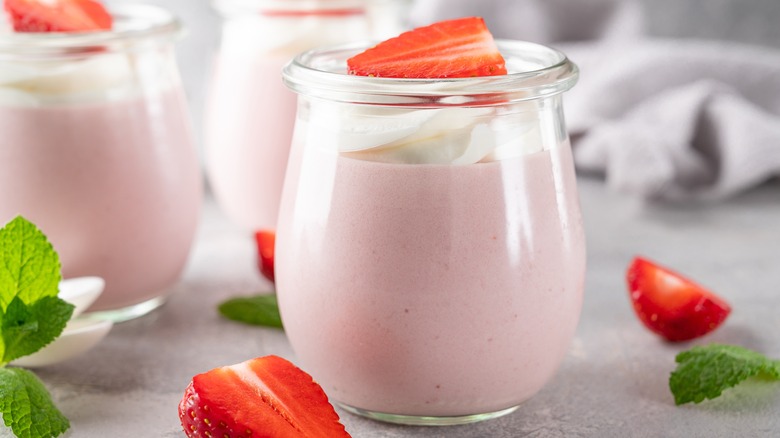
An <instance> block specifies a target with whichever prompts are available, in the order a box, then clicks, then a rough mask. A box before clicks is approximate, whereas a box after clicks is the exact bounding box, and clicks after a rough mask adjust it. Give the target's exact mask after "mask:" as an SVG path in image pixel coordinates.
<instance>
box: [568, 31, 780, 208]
mask: <svg viewBox="0 0 780 438" xmlns="http://www.w3.org/2000/svg"><path fill="white" fill-rule="evenodd" d="M563 50H565V51H566V52H567V53H568V54H569V56H570V57H571V58H572V59H573V60H574V61H575V62H576V63H578V64H579V65H580V68H581V80H580V83H579V84H578V85H577V86H576V87H575V88H574V89H573V90H572V91H571V92H570V93H569V94H568V95H567V96H566V97H565V102H566V103H565V109H566V117H567V123H568V126H569V129H570V131H571V132H572V134H573V138H574V145H575V148H574V153H575V162H576V164H577V166H578V168H579V169H580V170H584V171H595V172H599V173H603V174H604V175H605V176H606V179H607V182H608V184H609V185H610V186H611V187H614V188H616V189H618V190H621V191H625V192H630V193H634V194H636V195H639V196H641V197H644V198H652V199H666V200H677V201H684V200H689V199H703V200H708V199H720V198H724V197H727V196H730V195H733V194H735V193H738V192H740V191H743V190H745V189H746V188H749V187H752V186H755V185H758V184H760V183H762V182H764V181H767V180H768V179H770V178H772V177H776V176H780V51H775V50H772V49H766V48H759V47H752V46H744V45H737V44H733V43H723V42H720V43H718V42H712V41H710V42H705V41H690V40H689V41H679V40H672V41H663V40H643V41H634V42H632V43H630V44H620V45H592V44H587V45H586V44H579V45H574V46H570V47H564V48H563Z"/></svg>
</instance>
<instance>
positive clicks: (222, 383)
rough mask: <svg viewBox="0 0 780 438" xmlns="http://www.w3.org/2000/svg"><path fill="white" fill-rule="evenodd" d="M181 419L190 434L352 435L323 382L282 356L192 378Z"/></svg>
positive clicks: (192, 436)
mask: <svg viewBox="0 0 780 438" xmlns="http://www.w3.org/2000/svg"><path fill="white" fill-rule="evenodd" d="M179 419H180V420H181V424H182V426H183V427H184V432H185V433H186V434H187V436H188V437H190V438H201V437H220V438H222V437H228V438H234V437H245V438H253V437H257V438H259V437H275V438H287V437H289V438H293V437H294V438H300V437H311V438H319V437H322V438H326V437H328V438H330V437H333V438H338V437H349V436H350V435H349V434H348V433H347V431H346V430H345V429H344V426H343V425H342V424H341V423H340V422H339V416H338V414H337V413H336V411H335V410H334V409H333V406H332V405H331V404H330V403H329V402H328V397H327V395H325V392H324V391H323V390H322V388H321V387H320V385H318V384H317V383H316V382H315V381H314V380H313V379H312V377H311V376H310V375H308V374H306V373H305V372H304V371H302V370H301V369H300V368H298V367H296V366H295V365H293V364H292V363H290V362H288V361H287V360H285V359H282V358H281V357H278V356H265V357H258V358H256V359H251V360H248V361H246V362H242V363H239V364H236V365H231V366H227V367H221V368H215V369H213V370H211V371H208V372H206V373H203V374H198V375H197V376H195V377H193V378H192V382H191V383H190V384H189V386H187V390H186V391H185V392H184V398H182V400H181V402H180V403H179Z"/></svg>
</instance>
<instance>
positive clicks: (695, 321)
mask: <svg viewBox="0 0 780 438" xmlns="http://www.w3.org/2000/svg"><path fill="white" fill-rule="evenodd" d="M627 280H628V289H629V293H630V294H631V301H632V303H633V305H634V310H635V311H636V314H637V315H638V316H639V319H640V320H641V321H642V322H643V323H644V324H645V326H647V327H648V328H649V329H650V330H652V331H653V332H655V333H657V334H659V335H661V336H663V337H664V338H665V339H667V340H669V341H687V340H690V339H693V338H697V337H699V336H703V335H705V334H707V333H709V332H711V331H713V330H715V329H716V328H717V327H718V326H719V325H720V324H721V323H722V322H723V321H725V320H726V317H727V316H729V313H730V312H731V306H729V304H728V303H727V302H726V301H724V300H723V299H722V298H720V297H719V296H717V295H715V294H714V293H712V292H710V291H708V290H706V289H704V288H703V287H702V286H699V285H698V284H696V283H694V282H693V281H691V280H688V279H686V278H685V277H683V276H681V275H680V274H677V273H676V272H673V271H671V270H669V269H667V268H665V267H662V266H659V265H657V264H655V263H654V262H651V261H649V260H646V259H644V258H641V257H636V258H635V259H634V260H633V261H632V262H631V265H630V266H629V267H628V272H627Z"/></svg>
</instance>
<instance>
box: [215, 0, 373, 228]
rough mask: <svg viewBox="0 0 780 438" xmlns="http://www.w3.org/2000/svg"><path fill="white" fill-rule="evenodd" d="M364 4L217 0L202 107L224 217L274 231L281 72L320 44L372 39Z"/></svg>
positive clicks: (284, 132) (289, 99) (286, 143)
mask: <svg viewBox="0 0 780 438" xmlns="http://www.w3.org/2000/svg"><path fill="white" fill-rule="evenodd" d="M365 3H366V2H365V0H218V1H215V3H214V6H215V8H216V9H217V10H218V11H219V12H220V13H221V15H222V17H223V27H222V39H221V44H220V47H219V51H218V53H217V56H216V58H215V61H214V67H213V74H212V79H211V84H210V92H209V98H208V102H207V108H206V120H205V125H206V132H205V148H206V169H207V173H208V177H209V183H210V186H211V188H212V190H213V192H214V195H215V198H216V200H217V202H218V203H219V205H220V207H221V208H222V210H223V211H224V212H225V214H226V215H227V216H228V217H229V218H230V219H231V220H232V221H234V222H235V223H237V224H239V225H241V226H242V227H243V228H246V229H248V230H260V229H271V230H273V229H275V228H276V220H277V215H278V211H279V199H280V197H281V192H282V183H283V182H284V172H285V169H286V168H287V157H288V155H289V150H290V142H291V140H292V132H293V122H294V120H295V94H294V93H292V92H290V91H289V90H288V89H287V88H286V87H285V86H284V84H283V83H282V78H281V72H282V67H283V66H284V64H286V63H287V62H288V61H289V60H290V59H292V57H293V56H295V55H296V54H298V53H300V52H302V51H304V50H308V49H311V48H313V47H316V46H319V45H322V44H328V45H329V44H341V43H346V42H349V41H356V40H363V39H366V38H368V37H369V36H370V34H369V32H370V29H369V18H368V15H367V13H366V7H365Z"/></svg>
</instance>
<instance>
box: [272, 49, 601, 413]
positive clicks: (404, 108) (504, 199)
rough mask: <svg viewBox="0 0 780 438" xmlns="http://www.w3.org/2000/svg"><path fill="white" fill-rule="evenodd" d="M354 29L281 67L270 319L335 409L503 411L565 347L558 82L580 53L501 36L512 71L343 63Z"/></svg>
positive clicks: (567, 214) (565, 217)
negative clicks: (422, 73) (282, 173)
mask: <svg viewBox="0 0 780 438" xmlns="http://www.w3.org/2000/svg"><path fill="white" fill-rule="evenodd" d="M366 47H368V46H366V45H348V46H340V47H335V48H321V49H316V50H313V51H309V52H307V53H305V54H302V55H300V56H298V57H296V58H295V60H294V61H293V62H292V63H290V64H289V65H288V66H287V67H286V68H285V72H284V77H285V81H286V83H287V85H288V86H289V87H290V88H291V89H292V90H294V91H296V92H297V93H298V95H299V98H298V99H299V103H298V116H297V121H296V127H295V137H294V140H293V146H292V150H291V155H290V166H289V168H288V172H287V180H286V182H285V188H284V194H283V197H282V205H281V211H280V215H279V229H278V232H277V240H276V286H277V290H278V298H279V306H280V311H281V315H282V319H283V321H284V326H285V331H286V333H287V336H288V338H289V340H290V342H291V344H292V347H293V349H294V351H295V353H296V355H297V357H298V360H299V363H300V364H301V366H302V368H304V369H306V370H307V371H308V372H310V373H311V374H312V376H313V377H314V378H315V380H317V381H318V382H319V383H320V384H321V385H322V386H323V388H324V389H325V392H326V393H327V394H328V396H329V397H330V398H331V399H332V400H334V401H335V402H337V403H338V404H340V405H341V406H343V407H344V408H345V409H347V410H349V411H351V412H353V413H357V414H360V415H365V416H368V417H371V418H374V419H378V420H383V421H390V422H397V423H405V424H421V425H447V424H461V423H468V422H473V421H479V420H484V419H489V418H494V417H497V416H500V415H503V414H506V413H509V412H512V411H513V410H514V409H516V408H517V406H518V405H519V404H520V403H522V402H523V401H525V400H527V399H528V398H530V397H531V396H533V395H534V394H535V393H537V392H538V391H539V390H540V389H541V388H542V386H543V385H544V384H545V383H546V382H548V381H549V380H550V379H551V378H552V376H553V374H554V373H555V372H556V369H557V368H558V366H559V365H560V363H561V362H562V360H563V358H564V356H565V354H566V351H567V349H568V346H569V343H570V341H571V339H572V337H573V335H574V333H575V328H576V326H577V322H578V319H579V315H580V310H581V306H582V294H583V287H584V274H585V241H584V235H583V227H582V220H581V216H580V207H579V200H578V195H577V188H576V179H575V173H574V166H573V163H572V152H571V149H570V146H569V140H568V135H567V132H566V129H565V126H564V119H563V111H562V93H563V92H564V91H566V90H568V89H569V88H570V87H572V86H573V85H574V83H575V82H576V79H577V68H576V66H575V65H574V64H572V63H571V62H570V61H569V60H568V59H567V58H566V57H565V56H564V55H563V54H561V53H559V52H557V51H555V50H552V49H550V48H547V47H544V46H540V45H536V44H532V43H527V42H514V41H500V42H499V43H498V47H499V49H500V51H501V53H502V54H503V56H504V58H505V60H506V65H507V68H508V71H509V74H506V75H500V76H487V77H467V78H458V79H390V78H383V77H360V76H352V75H348V74H346V72H345V71H346V60H347V59H348V58H350V57H351V56H353V55H355V54H357V53H359V52H361V51H362V50H364V49H365V48H366Z"/></svg>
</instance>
